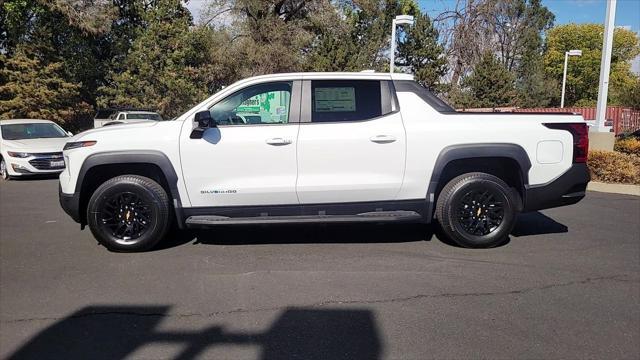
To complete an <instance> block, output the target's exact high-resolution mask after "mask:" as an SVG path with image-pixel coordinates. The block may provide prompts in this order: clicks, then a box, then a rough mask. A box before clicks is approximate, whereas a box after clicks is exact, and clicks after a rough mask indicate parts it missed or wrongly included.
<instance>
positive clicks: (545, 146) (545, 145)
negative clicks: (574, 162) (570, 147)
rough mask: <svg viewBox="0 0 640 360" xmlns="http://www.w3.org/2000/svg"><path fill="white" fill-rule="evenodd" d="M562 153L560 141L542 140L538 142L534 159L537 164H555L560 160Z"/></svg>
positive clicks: (562, 148)
mask: <svg viewBox="0 0 640 360" xmlns="http://www.w3.org/2000/svg"><path fill="white" fill-rule="evenodd" d="M563 154H564V146H562V141H558V140H544V141H540V142H539V143H538V149H537V151H536V160H537V161H538V164H557V163H559V162H561V161H562V157H563Z"/></svg>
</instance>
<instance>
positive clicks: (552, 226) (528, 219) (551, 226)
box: [511, 211, 569, 237]
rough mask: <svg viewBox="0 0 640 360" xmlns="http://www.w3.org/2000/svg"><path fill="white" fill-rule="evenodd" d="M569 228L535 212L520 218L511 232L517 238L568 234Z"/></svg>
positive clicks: (521, 215)
mask: <svg viewBox="0 0 640 360" xmlns="http://www.w3.org/2000/svg"><path fill="white" fill-rule="evenodd" d="M568 231H569V228H568V227H567V226H566V225H564V224H561V223H559V222H557V221H555V220H553V219H552V218H550V217H548V216H547V215H545V214H543V213H541V212H539V211H534V212H530V213H526V214H520V215H519V216H518V222H517V223H516V226H515V227H514V228H513V231H511V235H512V236H515V237H520V236H532V235H546V234H560V233H566V232H568Z"/></svg>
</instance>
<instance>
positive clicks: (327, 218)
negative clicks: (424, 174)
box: [185, 211, 422, 228]
mask: <svg viewBox="0 0 640 360" xmlns="http://www.w3.org/2000/svg"><path fill="white" fill-rule="evenodd" d="M421 220H422V216H421V215H420V214H418V213H417V212H415V211H374V212H367V213H361V214H357V215H297V216H255V217H226V216H217V215H198V216H190V217H189V218H187V220H186V222H185V223H186V225H187V227H189V228H202V227H209V226H215V225H250V224H309V223H356V222H393V221H407V222H411V221H421Z"/></svg>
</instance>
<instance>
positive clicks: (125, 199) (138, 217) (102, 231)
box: [87, 175, 171, 252]
mask: <svg viewBox="0 0 640 360" xmlns="http://www.w3.org/2000/svg"><path fill="white" fill-rule="evenodd" d="M169 206H170V205H169V197H168V196H167V193H166V191H165V190H164V189H163V188H162V186H160V185H159V184H158V183H157V182H155V181H153V180H151V179H149V178H146V177H142V176H136V175H123V176H118V177H115V178H112V179H110V180H107V181H106V182H105V183H103V184H102V185H100V186H99V187H98V189H96V191H95V192H94V193H93V195H92V196H91V199H90V200H89V204H88V206H87V223H88V225H89V228H90V229H91V233H93V236H95V238H96V239H97V240H98V242H100V244H102V245H103V246H104V247H106V248H107V249H109V250H112V251H122V252H133V251H144V250H149V249H151V248H152V247H154V246H155V245H156V244H157V243H158V242H159V241H160V240H162V238H163V237H164V236H165V235H166V233H167V231H168V229H169V226H170V224H171V218H170V213H171V211H170V207H169Z"/></svg>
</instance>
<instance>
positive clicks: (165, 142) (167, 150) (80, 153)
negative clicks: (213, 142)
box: [60, 121, 190, 206]
mask: <svg viewBox="0 0 640 360" xmlns="http://www.w3.org/2000/svg"><path fill="white" fill-rule="evenodd" d="M182 126H183V122H181V121H153V122H143V123H135V124H124V125H113V126H107V127H101V128H98V129H92V130H87V131H85V132H82V133H80V134H77V135H76V136H74V137H73V138H71V139H69V141H89V140H95V141H97V142H96V144H95V145H93V146H90V147H85V148H77V149H72V150H66V151H64V155H65V159H68V162H67V163H66V165H67V169H66V170H65V171H63V172H62V173H61V174H60V184H61V186H62V192H63V193H65V194H73V193H74V191H75V187H76V182H77V180H78V179H77V177H78V173H79V172H80V169H81V167H82V163H83V162H84V161H85V159H86V158H87V157H88V156H89V155H92V154H97V153H100V152H113V151H136V150H140V151H158V152H160V153H163V154H164V155H165V156H167V158H168V159H169V161H170V162H171V165H172V166H173V168H174V170H175V172H176V174H178V183H177V187H178V192H179V194H180V198H181V200H182V204H183V206H190V203H189V201H188V196H187V191H186V188H185V186H184V181H183V179H184V177H183V176H181V172H182V170H181V159H180V152H179V149H180V131H181V128H182ZM187 136H188V135H187Z"/></svg>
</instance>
